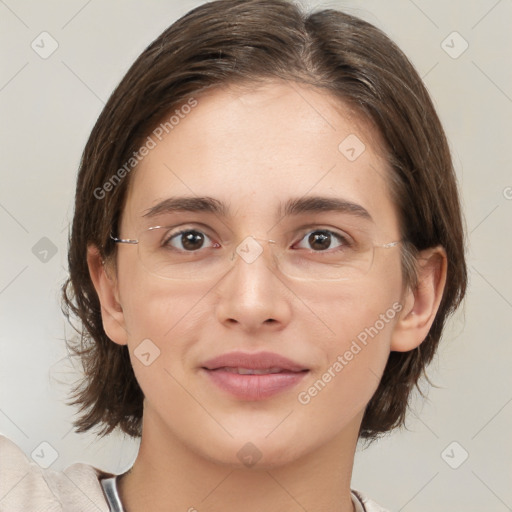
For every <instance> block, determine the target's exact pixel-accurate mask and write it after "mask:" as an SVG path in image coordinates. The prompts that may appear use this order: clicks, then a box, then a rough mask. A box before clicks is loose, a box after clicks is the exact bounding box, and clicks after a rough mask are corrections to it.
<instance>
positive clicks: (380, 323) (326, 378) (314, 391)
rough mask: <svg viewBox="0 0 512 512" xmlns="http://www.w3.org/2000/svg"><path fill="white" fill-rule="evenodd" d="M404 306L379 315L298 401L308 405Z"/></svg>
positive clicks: (395, 307) (396, 304) (400, 305)
mask: <svg viewBox="0 0 512 512" xmlns="http://www.w3.org/2000/svg"><path fill="white" fill-rule="evenodd" d="M402 309H403V306H402V304H400V303H399V302H394V303H393V305H392V306H391V307H390V308H389V309H388V310H387V311H386V312H385V313H381V314H380V315H379V318H378V319H377V320H376V321H375V322H374V324H373V325H371V326H370V327H365V328H364V329H363V330H362V331H361V332H360V333H359V334H358V335H357V336H356V338H357V339H354V340H352V344H351V345H350V347H349V348H348V350H346V351H345V352H344V353H343V355H338V357H337V358H336V361H334V362H333V363H332V364H331V365H330V366H329V368H327V370H326V371H325V372H324V373H323V374H322V376H321V377H320V378H319V379H318V380H316V381H315V383H314V384H313V385H311V386H310V387H309V388H308V389H306V390H304V391H301V392H300V393H299V394H298V396H297V399H298V401H299V403H301V404H302V405H307V404H309V403H310V402H311V400H312V399H313V398H314V397H315V396H317V395H318V393H320V392H321V391H322V390H323V389H324V388H325V387H326V386H327V384H329V382H331V381H332V379H334V378H335V377H336V376H337V375H338V374H339V373H340V372H341V371H342V370H343V368H345V366H347V365H348V364H349V363H350V361H352V360H353V359H354V358H355V357H356V356H357V354H359V353H360V352H361V350H362V349H363V348H364V347H366V346H367V345H368V341H369V338H370V339H373V338H375V336H377V334H379V332H380V331H382V329H384V327H385V326H386V324H388V323H389V322H390V321H391V320H393V319H394V318H395V316H396V315H397V314H398V313H400V311H402Z"/></svg>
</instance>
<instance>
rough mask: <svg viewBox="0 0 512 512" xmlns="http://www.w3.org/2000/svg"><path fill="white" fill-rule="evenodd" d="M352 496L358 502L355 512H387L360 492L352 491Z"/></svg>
mask: <svg viewBox="0 0 512 512" xmlns="http://www.w3.org/2000/svg"><path fill="white" fill-rule="evenodd" d="M352 495H353V496H354V497H355V498H356V499H357V500H358V501H359V503H360V505H361V506H360V507H359V508H358V504H357V503H356V512H388V510H387V509H385V508H382V507H381V506H380V505H378V504H377V503H375V502H374V501H372V500H370V499H368V498H367V497H366V496H364V495H363V494H362V493H361V492H359V491H355V490H354V489H352Z"/></svg>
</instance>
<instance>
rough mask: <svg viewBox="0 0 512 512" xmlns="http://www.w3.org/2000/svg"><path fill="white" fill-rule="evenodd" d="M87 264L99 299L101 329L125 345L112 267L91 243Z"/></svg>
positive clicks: (122, 321) (124, 331)
mask: <svg viewBox="0 0 512 512" xmlns="http://www.w3.org/2000/svg"><path fill="white" fill-rule="evenodd" d="M87 265H88V266H89V274H90V276H91V280H92V282H93V284H94V288H95V289H96V293H97V294H98V298H99V300H100V304H101V318H102V320H103V329H104V330H105V333H106V334H107V336H108V337H109V338H110V339H111V340H112V341H113V342H114V343H117V344H119V345H126V344H127V342H128V341H127V339H128V336H127V331H126V327H125V320H124V313H123V308H122V306H121V303H120V300H119V290H118V287H117V279H116V277H115V274H114V269H113V268H111V267H110V266H109V265H108V264H107V263H105V262H104V261H103V260H102V258H101V254H100V252H99V250H98V248H97V247H96V246H93V245H91V246H89V247H88V248H87ZM111 274H112V275H111Z"/></svg>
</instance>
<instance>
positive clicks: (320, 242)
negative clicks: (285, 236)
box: [301, 229, 351, 252]
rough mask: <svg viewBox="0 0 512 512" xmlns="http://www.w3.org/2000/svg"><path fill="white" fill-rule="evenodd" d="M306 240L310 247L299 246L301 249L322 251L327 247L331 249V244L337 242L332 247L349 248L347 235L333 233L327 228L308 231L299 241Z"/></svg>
mask: <svg viewBox="0 0 512 512" xmlns="http://www.w3.org/2000/svg"><path fill="white" fill-rule="evenodd" d="M303 240H306V243H307V244H309V245H310V247H301V248H302V249H312V250H313V251H315V252H322V251H325V250H327V249H332V248H333V244H336V243H337V244H338V245H336V246H334V248H339V247H341V248H343V247H346V248H349V247H350V246H351V243H350V241H349V239H348V237H345V236H343V235H341V234H340V233H335V232H334V231H329V230H328V229H315V230H314V231H309V232H308V233H306V235H305V236H304V237H303V238H302V239H301V242H302V241H303Z"/></svg>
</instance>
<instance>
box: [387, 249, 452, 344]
mask: <svg viewBox="0 0 512 512" xmlns="http://www.w3.org/2000/svg"><path fill="white" fill-rule="evenodd" d="M447 261H448V260H447V257H446V252H445V250H444V248H443V247H441V246H438V247H434V248H430V249H425V250H424V251H421V252H420V253H419V255H418V257H417V273H418V283H417V286H416V287H415V289H410V288H409V289H408V290H407V291H406V293H405V297H404V298H403V302H402V304H404V308H403V310H402V312H401V314H400V318H399V320H398V322H397V323H396V325H395V329H394V331H393V336H392V339H391V350H392V351H396V352H407V351H409V350H412V349H414V348H416V347H418V346H419V345H420V344H421V343H422V342H423V341H424V340H425V338H426V337H427V335H428V332H429V330H430V327H431V326H432V323H433V322H434V318H435V316H436V314H437V310H438V309H439V304H440V303H441V299H442V297H443V291H444V287H445V284H446V273H447V265H448V263H447Z"/></svg>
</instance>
